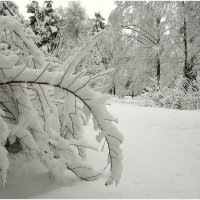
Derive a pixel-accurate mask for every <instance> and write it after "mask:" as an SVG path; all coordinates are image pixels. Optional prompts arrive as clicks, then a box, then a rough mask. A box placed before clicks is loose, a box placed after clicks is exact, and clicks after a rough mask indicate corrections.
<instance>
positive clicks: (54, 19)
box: [27, 1, 60, 52]
mask: <svg viewBox="0 0 200 200" xmlns="http://www.w3.org/2000/svg"><path fill="white" fill-rule="evenodd" d="M52 4H53V1H45V2H44V5H43V7H42V8H41V7H40V6H39V3H38V1H32V2H31V3H30V4H28V5H27V13H31V14H33V15H32V16H30V17H29V19H30V26H31V28H32V30H33V32H34V33H35V35H38V36H40V41H38V42H37V46H38V47H43V48H44V47H46V48H47V51H48V52H51V51H52V50H53V48H55V47H56V44H55V43H54V41H55V39H56V37H57V35H58V32H59V24H60V19H59V15H58V14H57V13H56V12H55V11H54V10H53V8H52Z"/></svg>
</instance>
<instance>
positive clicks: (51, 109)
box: [0, 16, 123, 186]
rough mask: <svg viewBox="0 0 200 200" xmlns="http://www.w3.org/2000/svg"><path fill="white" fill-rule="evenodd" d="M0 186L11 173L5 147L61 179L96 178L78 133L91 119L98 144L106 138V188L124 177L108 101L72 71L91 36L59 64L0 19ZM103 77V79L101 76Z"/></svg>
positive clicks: (117, 134) (15, 24)
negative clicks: (66, 173)
mask: <svg viewBox="0 0 200 200" xmlns="http://www.w3.org/2000/svg"><path fill="white" fill-rule="evenodd" d="M0 29H1V30H0V35H1V37H0V38H1V39H0V60H1V62H0V129H1V133H0V180H1V182H2V185H3V186H4V185H5V183H6V176H7V171H8V167H9V159H8V156H7V155H8V148H7V146H9V145H12V144H15V143H19V144H20V148H21V151H22V152H23V153H24V154H26V155H27V156H29V157H30V158H33V159H39V160H40V161H41V162H42V163H43V164H44V165H45V166H46V168H48V169H49V171H50V174H51V175H52V176H54V177H61V176H63V175H64V171H65V170H70V171H72V172H73V173H74V174H76V176H77V177H79V178H80V179H83V180H86V181H89V180H94V179H95V178H97V177H99V176H100V175H101V174H102V172H96V171H95V170H93V169H92V168H91V167H90V166H88V164H87V163H85V162H84V158H85V156H86V153H85V150H86V149H87V148H89V149H93V150H96V148H95V147H93V146H91V145H90V144H88V143H87V141H85V140H84V139H83V137H82V128H83V126H84V125H86V124H87V122H88V120H89V119H90V118H92V120H93V125H94V129H95V130H99V134H98V136H97V141H101V140H102V139H103V138H105V141H106V142H107V145H108V164H110V169H111V174H110V177H109V179H108V181H107V182H106V185H109V184H112V183H113V182H116V183H118V181H119V179H120V176H121V172H122V163H121V160H122V153H121V149H120V144H121V143H122V141H123V136H122V135H121V134H120V132H119V131H118V130H117V128H116V127H115V126H114V125H113V123H114V122H116V119H115V118H113V117H112V116H111V115H110V114H109V113H108V111H107V110H106V107H105V104H106V100H107V96H106V95H103V94H101V93H97V92H94V91H93V90H92V89H91V88H89V86H88V84H89V82H90V81H91V80H94V78H97V77H98V75H97V76H96V77H92V78H88V77H86V76H85V75H84V73H85V72H84V71H82V72H79V73H78V74H74V69H75V68H76V66H77V64H78V63H79V61H80V60H81V58H82V57H83V56H84V54H85V53H86V52H87V51H90V49H91V48H92V47H93V46H94V45H95V43H96V40H97V38H98V36H99V35H101V34H102V32H100V33H99V34H98V35H96V36H94V38H92V39H91V40H90V41H89V42H88V43H87V44H86V45H85V46H84V47H83V48H82V49H81V50H80V51H79V52H78V54H77V55H76V56H74V57H73V58H72V59H70V60H68V61H66V62H64V63H62V62H61V61H59V60H57V59H56V58H52V57H44V55H43V54H42V52H41V51H40V50H39V49H38V48H37V46H36V45H35V44H34V42H33V39H32V38H34V36H33V34H32V33H30V32H28V31H23V28H22V26H21V24H20V23H19V22H17V21H16V20H15V19H14V18H12V17H11V16H1V17H0ZM102 75H103V74H102V73H101V74H100V76H102Z"/></svg>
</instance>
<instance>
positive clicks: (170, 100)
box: [141, 77, 200, 110]
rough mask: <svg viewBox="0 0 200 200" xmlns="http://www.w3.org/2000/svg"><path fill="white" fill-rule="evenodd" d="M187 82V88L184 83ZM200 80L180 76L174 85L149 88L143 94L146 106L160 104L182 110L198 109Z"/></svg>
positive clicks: (199, 103) (199, 104)
mask: <svg viewBox="0 0 200 200" xmlns="http://www.w3.org/2000/svg"><path fill="white" fill-rule="evenodd" d="M185 84H187V90H186V89H185V87H184V85H185ZM199 90H200V80H199V79H197V80H196V81H193V82H189V81H186V79H185V78H183V77H180V78H179V79H178V80H177V81H176V83H175V84H174V85H173V86H170V87H169V86H162V87H160V86H157V85H154V87H151V88H150V87H149V88H147V91H146V92H145V93H144V94H142V95H141V97H142V99H143V100H144V105H145V106H159V107H165V108H172V109H181V110H196V109H199V106H200V91H199Z"/></svg>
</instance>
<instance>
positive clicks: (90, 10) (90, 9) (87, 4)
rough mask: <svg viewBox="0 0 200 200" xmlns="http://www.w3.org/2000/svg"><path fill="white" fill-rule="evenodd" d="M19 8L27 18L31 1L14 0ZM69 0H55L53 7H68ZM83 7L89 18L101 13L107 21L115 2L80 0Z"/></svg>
mask: <svg viewBox="0 0 200 200" xmlns="http://www.w3.org/2000/svg"><path fill="white" fill-rule="evenodd" d="M13 1H14V2H15V3H16V4H17V5H18V6H19V10H20V12H21V13H22V14H23V15H24V16H25V17H27V16H28V15H27V14H26V5H27V4H28V3H29V2H30V0H13ZM43 2H44V0H39V4H40V5H41V6H42V5H43ZM68 2H69V0H54V1H53V7H54V8H57V7H60V6H62V7H67V5H68ZM80 2H81V5H82V6H83V7H84V8H85V9H86V13H87V15H88V16H89V17H94V12H99V11H100V13H101V15H102V16H103V17H104V18H105V19H106V20H107V19H108V17H109V14H110V12H111V11H112V10H113V9H114V8H115V5H114V0H80Z"/></svg>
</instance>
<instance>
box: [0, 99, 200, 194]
mask: <svg viewBox="0 0 200 200" xmlns="http://www.w3.org/2000/svg"><path fill="white" fill-rule="evenodd" d="M130 102H131V101H127V100H126V101H123V100H120V101H117V100H116V99H115V100H113V101H111V105H110V106H108V109H109V111H110V112H111V113H112V114H113V115H114V116H116V117H118V119H119V125H118V128H119V129H120V131H121V132H122V133H123V134H124V137H125V140H124V143H123V146H122V148H123V154H124V159H123V166H124V167H123V175H122V178H121V181H120V183H119V184H118V186H117V187H116V186H115V185H111V186H109V187H106V186H105V185H104V183H105V181H106V175H104V176H103V177H102V178H100V179H98V180H96V181H91V182H85V181H80V180H79V179H77V178H76V177H75V176H74V175H73V174H70V172H68V173H69V174H68V177H69V178H68V179H66V181H59V180H57V181H54V180H51V178H49V176H48V173H47V170H46V169H45V168H44V167H43V166H42V165H41V164H39V163H38V162H36V161H29V162H27V163H23V165H21V164H20V163H17V165H18V170H17V171H13V170H12V168H11V169H10V172H9V177H8V181H7V185H6V187H5V188H4V189H3V190H2V189H0V198H200V112H199V111H180V110H170V109H163V108H146V107H140V106H139V105H137V104H135V103H130ZM91 129H92V126H91V125H90V126H89V127H88V128H87V129H86V130H85V134H86V136H88V137H89V138H90V140H91V142H92V143H93V142H94V136H95V133H91V132H92V131H91ZM104 152H105V150H104ZM89 156H90V157H89V161H90V162H91V163H92V164H93V165H94V166H96V167H98V168H101V167H103V166H104V165H105V159H106V158H105V154H104V153H101V152H97V153H96V152H89ZM15 162H16V161H15ZM105 174H106V173H105Z"/></svg>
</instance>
